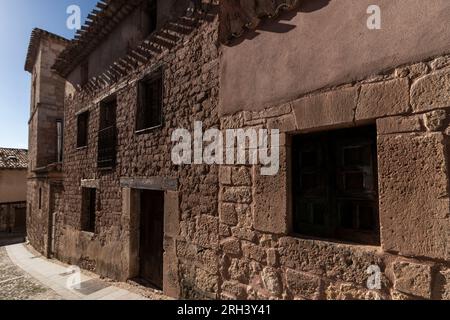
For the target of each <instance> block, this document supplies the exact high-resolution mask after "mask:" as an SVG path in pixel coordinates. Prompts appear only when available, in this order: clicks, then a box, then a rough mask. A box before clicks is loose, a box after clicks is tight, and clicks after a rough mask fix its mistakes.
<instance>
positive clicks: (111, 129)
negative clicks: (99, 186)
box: [97, 96, 117, 169]
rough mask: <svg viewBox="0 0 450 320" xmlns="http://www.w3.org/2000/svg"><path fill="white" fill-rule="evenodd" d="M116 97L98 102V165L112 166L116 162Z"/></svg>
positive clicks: (103, 166) (101, 166)
mask: <svg viewBox="0 0 450 320" xmlns="http://www.w3.org/2000/svg"><path fill="white" fill-rule="evenodd" d="M116 109H117V100H116V97H115V96H113V97H110V98H108V99H106V100H104V101H103V102H101V103H100V128H99V132H98V158H97V162H98V167H99V168H102V169H110V168H113V167H114V166H115V164H116V145H117V131H116Z"/></svg>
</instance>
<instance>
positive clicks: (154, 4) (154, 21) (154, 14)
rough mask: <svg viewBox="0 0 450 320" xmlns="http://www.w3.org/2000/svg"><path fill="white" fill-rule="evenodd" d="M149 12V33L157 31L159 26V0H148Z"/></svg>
mask: <svg viewBox="0 0 450 320" xmlns="http://www.w3.org/2000/svg"><path fill="white" fill-rule="evenodd" d="M147 13H148V29H147V30H148V34H151V33H153V32H154V31H156V28H157V27H158V1H157V0H148V2H147Z"/></svg>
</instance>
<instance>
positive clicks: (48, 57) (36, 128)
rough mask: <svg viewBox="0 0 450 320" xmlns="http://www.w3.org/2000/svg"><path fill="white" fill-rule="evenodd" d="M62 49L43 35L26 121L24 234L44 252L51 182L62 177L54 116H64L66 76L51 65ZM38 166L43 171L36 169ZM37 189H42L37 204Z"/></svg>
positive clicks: (51, 194)
mask: <svg viewBox="0 0 450 320" xmlns="http://www.w3.org/2000/svg"><path fill="white" fill-rule="evenodd" d="M63 49H64V44H62V43H61V42H60V41H59V40H54V39H50V38H46V37H42V38H41V40H40V46H39V53H38V56H37V58H36V61H35V65H34V68H33V73H32V79H35V80H34V81H35V83H34V84H33V83H32V90H31V91H32V99H31V107H30V110H31V114H30V121H29V157H28V158H29V166H28V182H27V227H28V228H27V236H28V240H29V241H30V243H31V244H32V245H33V247H34V248H35V249H36V250H38V251H39V252H40V253H42V254H44V255H47V254H48V249H49V243H48V240H49V233H50V232H51V230H49V227H50V216H49V215H50V208H51V205H52V204H51V203H50V200H51V199H52V197H53V196H54V194H53V191H52V192H51V190H53V189H52V187H51V184H52V183H53V182H54V181H58V180H60V179H61V177H60V166H58V165H57V164H56V163H57V162H58V157H57V124H56V122H57V120H64V108H63V106H64V94H65V80H64V79H63V78H62V77H60V76H58V75H57V74H56V73H55V72H53V70H52V69H51V68H52V66H53V64H54V62H55V59H56V58H57V56H58V55H59V53H60V52H61V51H62V50H63ZM37 169H40V170H43V172H40V173H37V172H36V170H37ZM39 189H41V190H42V198H41V207H40V208H39Z"/></svg>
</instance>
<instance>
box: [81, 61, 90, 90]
mask: <svg viewBox="0 0 450 320" xmlns="http://www.w3.org/2000/svg"><path fill="white" fill-rule="evenodd" d="M80 81H81V86H84V85H86V84H87V83H88V82H89V61H87V60H86V61H84V62H83V63H82V64H81V65H80Z"/></svg>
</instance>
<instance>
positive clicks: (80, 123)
mask: <svg viewBox="0 0 450 320" xmlns="http://www.w3.org/2000/svg"><path fill="white" fill-rule="evenodd" d="M77 127H78V128H77V148H83V147H87V145H88V127H89V112H84V113H82V114H80V115H78V118H77Z"/></svg>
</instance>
